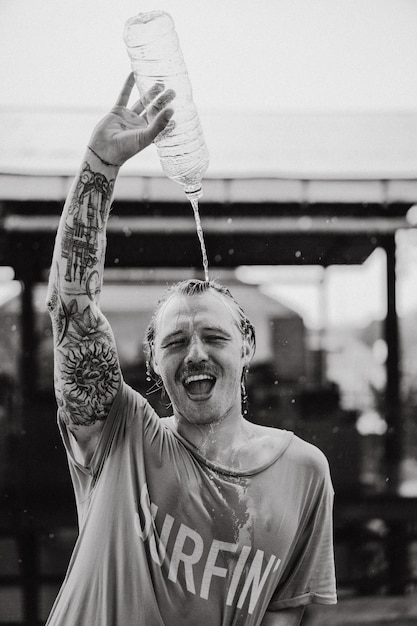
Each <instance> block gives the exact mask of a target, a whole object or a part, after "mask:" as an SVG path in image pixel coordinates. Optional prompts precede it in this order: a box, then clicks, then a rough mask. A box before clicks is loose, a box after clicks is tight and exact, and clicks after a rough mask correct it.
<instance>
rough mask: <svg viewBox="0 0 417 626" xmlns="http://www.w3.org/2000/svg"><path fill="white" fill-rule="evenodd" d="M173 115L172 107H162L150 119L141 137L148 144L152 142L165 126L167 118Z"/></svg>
mask: <svg viewBox="0 0 417 626" xmlns="http://www.w3.org/2000/svg"><path fill="white" fill-rule="evenodd" d="M173 115H174V111H173V109H164V110H163V111H161V112H160V113H158V115H156V117H155V118H154V119H153V120H152V122H151V123H150V124H149V126H148V127H147V128H146V129H145V130H144V131H143V137H144V139H145V142H146V143H147V144H148V143H149V144H150V143H152V142H153V140H154V139H155V137H157V136H158V135H159V133H160V132H162V131H163V130H164V128H166V126H167V124H168V122H169V120H170V119H171V118H172V116H173Z"/></svg>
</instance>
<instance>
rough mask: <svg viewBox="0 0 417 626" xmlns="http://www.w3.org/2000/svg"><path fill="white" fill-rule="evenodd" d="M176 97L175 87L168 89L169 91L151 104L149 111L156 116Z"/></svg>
mask: <svg viewBox="0 0 417 626" xmlns="http://www.w3.org/2000/svg"><path fill="white" fill-rule="evenodd" d="M174 98H175V91H174V90H173V89H167V91H165V92H164V93H163V94H162V95H161V96H159V98H157V99H156V100H155V101H154V102H152V104H151V106H150V107H149V113H152V115H153V116H154V117H155V116H156V114H157V113H159V112H160V111H162V110H163V109H164V108H165V107H166V106H167V104H169V103H170V102H172V100H173V99H174Z"/></svg>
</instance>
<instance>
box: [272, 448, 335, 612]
mask: <svg viewBox="0 0 417 626" xmlns="http://www.w3.org/2000/svg"><path fill="white" fill-rule="evenodd" d="M318 461H319V462H318V463H317V471H318V472H319V473H320V477H319V478H318V485H317V488H316V489H315V494H314V498H313V499H312V501H311V510H310V511H309V515H308V516H307V519H306V523H305V524H304V528H302V529H301V530H300V534H299V536H298V540H297V541H296V544H295V546H294V550H293V552H292V554H291V556H290V558H289V560H288V563H287V564H286V566H285V570H284V572H283V575H282V577H281V580H280V584H279V588H278V589H277V590H276V591H275V594H274V595H273V597H272V599H271V602H270V604H269V606H268V611H279V610H280V609H285V608H291V607H296V606H302V605H306V604H310V603H317V604H336V602H337V596H336V580H335V566H334V551H333V499H334V491H333V486H332V483H331V479H330V472H329V467H328V463H327V460H326V458H325V457H324V455H322V454H321V453H319V456H318Z"/></svg>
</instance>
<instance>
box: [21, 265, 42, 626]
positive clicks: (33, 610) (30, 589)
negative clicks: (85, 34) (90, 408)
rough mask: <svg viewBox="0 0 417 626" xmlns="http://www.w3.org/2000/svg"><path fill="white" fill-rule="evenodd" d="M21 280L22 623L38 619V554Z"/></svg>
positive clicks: (28, 316)
mask: <svg viewBox="0 0 417 626" xmlns="http://www.w3.org/2000/svg"><path fill="white" fill-rule="evenodd" d="M20 278H21V281H22V293H21V311H20V337H21V345H20V350H21V354H20V381H19V383H20V384H19V387H20V390H21V399H22V402H21V421H20V436H19V439H18V441H19V446H18V468H17V471H18V474H19V486H18V489H19V509H20V511H19V513H20V514H19V521H18V523H19V528H18V533H19V548H20V558H21V559H22V575H23V611H24V623H25V625H26V626H29V624H33V623H35V622H36V621H37V620H38V604H39V596H38V591H39V590H38V585H39V581H38V554H37V537H36V529H35V524H34V520H33V516H32V514H31V503H32V494H31V488H30V486H29V485H28V476H29V475H30V471H31V467H30V459H31V453H32V450H31V447H32V445H33V442H32V441H30V437H28V432H30V424H29V420H30V419H31V412H32V403H33V402H34V391H35V389H36V371H37V363H36V329H35V323H36V319H35V307H34V301H33V292H34V286H35V280H34V277H33V275H32V272H31V271H30V269H29V270H28V271H25V273H24V275H21V276H20Z"/></svg>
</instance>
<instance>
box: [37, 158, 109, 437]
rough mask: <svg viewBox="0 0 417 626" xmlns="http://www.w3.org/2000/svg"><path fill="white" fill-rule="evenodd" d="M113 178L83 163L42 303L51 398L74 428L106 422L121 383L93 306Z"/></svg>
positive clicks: (98, 288) (106, 170)
mask: <svg viewBox="0 0 417 626" xmlns="http://www.w3.org/2000/svg"><path fill="white" fill-rule="evenodd" d="M95 170H96V171H95ZM109 172H110V175H109ZM116 173H117V172H116V170H115V168H113V170H112V168H110V167H106V166H104V165H103V164H101V163H99V162H97V161H95V160H94V157H92V161H91V160H90V161H85V163H84V164H83V166H82V168H81V170H80V172H79V174H78V176H77V178H76V180H75V182H74V184H73V187H72V189H71V191H70V194H69V196H68V199H67V201H66V203H65V206H64V210H63V214H62V218H61V221H60V225H59V229H58V233H57V237H56V241H55V249H54V257H53V262H52V268H51V274H50V279H49V291H48V301H47V305H48V309H49V312H50V315H51V319H52V326H53V332H54V350H55V393H56V398H57V403H58V408H59V411H60V416H61V419H63V420H64V421H65V422H66V423H67V424H68V425H70V426H74V427H77V426H81V425H82V426H91V425H92V424H95V423H96V422H97V421H103V420H105V419H106V417H107V415H108V412H109V409H110V406H111V404H112V401H113V399H114V397H115V395H116V393H117V391H118V389H119V386H120V382H121V373H120V367H119V361H118V357H117V352H116V345H115V341H114V337H113V333H112V331H111V328H110V325H109V323H108V322H107V320H106V318H105V316H104V315H103V314H102V313H101V311H100V308H99V304H98V301H99V296H100V291H101V286H102V282H103V270H104V255H105V247H106V232H105V230H106V224H107V219H108V216H109V212H110V204H111V200H112V195H113V187H114V177H115V175H116ZM111 175H113V178H110V176H111Z"/></svg>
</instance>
